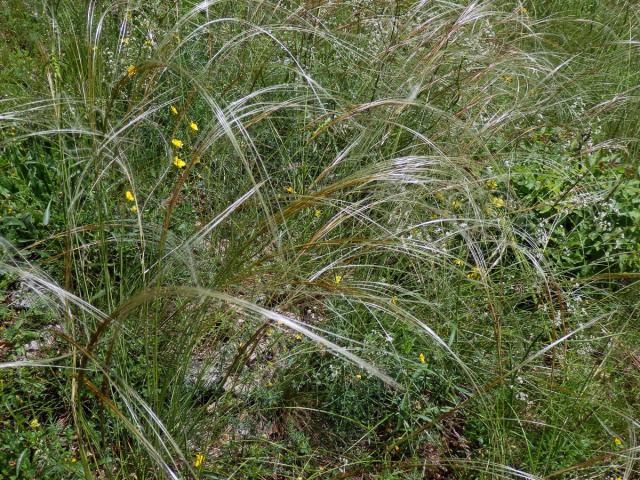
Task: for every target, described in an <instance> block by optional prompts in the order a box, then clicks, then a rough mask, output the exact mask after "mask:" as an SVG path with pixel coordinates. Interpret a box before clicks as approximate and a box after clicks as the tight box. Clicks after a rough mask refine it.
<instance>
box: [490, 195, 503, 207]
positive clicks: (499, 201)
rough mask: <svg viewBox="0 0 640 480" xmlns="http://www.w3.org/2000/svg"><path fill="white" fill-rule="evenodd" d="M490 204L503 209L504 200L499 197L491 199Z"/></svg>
mask: <svg viewBox="0 0 640 480" xmlns="http://www.w3.org/2000/svg"><path fill="white" fill-rule="evenodd" d="M491 203H492V204H493V206H495V207H498V208H502V207H504V199H503V198H501V197H491Z"/></svg>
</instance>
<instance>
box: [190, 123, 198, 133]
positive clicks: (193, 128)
mask: <svg viewBox="0 0 640 480" xmlns="http://www.w3.org/2000/svg"><path fill="white" fill-rule="evenodd" d="M189 128H191V130H193V131H194V132H197V131H198V124H197V123H196V122H191V123H189Z"/></svg>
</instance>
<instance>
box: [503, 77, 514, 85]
mask: <svg viewBox="0 0 640 480" xmlns="http://www.w3.org/2000/svg"><path fill="white" fill-rule="evenodd" d="M502 79H503V80H504V81H505V82H507V83H511V82H513V76H511V75H503V76H502Z"/></svg>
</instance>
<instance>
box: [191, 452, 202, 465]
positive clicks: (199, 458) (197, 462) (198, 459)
mask: <svg viewBox="0 0 640 480" xmlns="http://www.w3.org/2000/svg"><path fill="white" fill-rule="evenodd" d="M203 463H204V455H203V454H202V453H196V458H195V460H194V461H193V466H194V467H196V468H200V466H201V465H202V464H203Z"/></svg>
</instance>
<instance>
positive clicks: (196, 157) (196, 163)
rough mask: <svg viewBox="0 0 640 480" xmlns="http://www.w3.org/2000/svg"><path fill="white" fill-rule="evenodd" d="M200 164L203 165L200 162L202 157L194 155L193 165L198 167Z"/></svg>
mask: <svg viewBox="0 0 640 480" xmlns="http://www.w3.org/2000/svg"><path fill="white" fill-rule="evenodd" d="M199 163H202V161H201V160H200V155H194V157H193V164H194V165H198V164H199Z"/></svg>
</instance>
